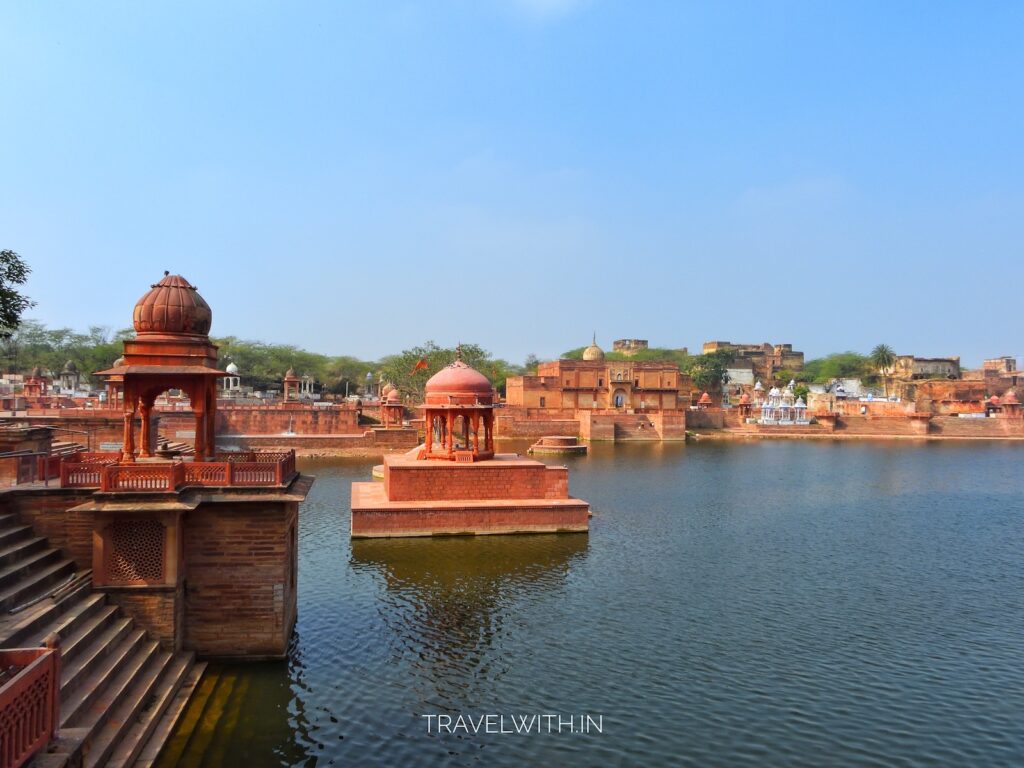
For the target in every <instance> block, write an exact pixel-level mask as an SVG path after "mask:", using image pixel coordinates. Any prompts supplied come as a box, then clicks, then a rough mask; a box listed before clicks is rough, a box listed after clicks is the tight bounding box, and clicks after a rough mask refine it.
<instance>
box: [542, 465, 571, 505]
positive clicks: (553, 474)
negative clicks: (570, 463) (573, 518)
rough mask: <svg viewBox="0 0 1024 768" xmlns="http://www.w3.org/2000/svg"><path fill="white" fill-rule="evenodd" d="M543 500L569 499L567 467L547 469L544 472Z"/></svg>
mask: <svg viewBox="0 0 1024 768" xmlns="http://www.w3.org/2000/svg"><path fill="white" fill-rule="evenodd" d="M544 498H545V499H567V498H569V469H568V468H567V467H551V466H549V467H547V470H546V471H545V472H544Z"/></svg>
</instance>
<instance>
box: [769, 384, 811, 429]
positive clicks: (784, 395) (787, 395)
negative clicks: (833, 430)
mask: <svg viewBox="0 0 1024 768" xmlns="http://www.w3.org/2000/svg"><path fill="white" fill-rule="evenodd" d="M795 387H796V382H795V381H791V382H789V384H787V385H786V388H785V389H779V388H778V387H772V388H771V389H770V390H768V399H767V400H765V401H764V402H763V403H762V405H761V418H760V419H758V421H757V423H758V424H779V425H790V424H810V423H811V422H810V420H809V419H808V418H807V403H805V402H804V399H803V398H802V397H797V396H796V395H795V393H794V391H793V390H794V389H795Z"/></svg>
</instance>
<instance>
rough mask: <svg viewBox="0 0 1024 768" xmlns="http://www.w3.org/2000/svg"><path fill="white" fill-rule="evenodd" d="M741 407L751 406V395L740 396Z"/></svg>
mask: <svg viewBox="0 0 1024 768" xmlns="http://www.w3.org/2000/svg"><path fill="white" fill-rule="evenodd" d="M740 405H750V395H748V394H747V393H746V392H744V393H743V394H742V395H740Z"/></svg>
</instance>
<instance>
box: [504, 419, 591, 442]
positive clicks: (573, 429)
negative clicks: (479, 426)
mask: <svg viewBox="0 0 1024 768" xmlns="http://www.w3.org/2000/svg"><path fill="white" fill-rule="evenodd" d="M579 434H580V421H579V420H577V419H536V418H535V419H530V420H524V419H517V418H515V417H513V416H505V415H499V416H498V417H497V418H495V420H494V436H495V437H497V438H507V439H513V438H520V437H522V438H527V437H544V436H545V435H579Z"/></svg>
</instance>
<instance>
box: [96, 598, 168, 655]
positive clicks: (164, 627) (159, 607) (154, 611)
mask: <svg viewBox="0 0 1024 768" xmlns="http://www.w3.org/2000/svg"><path fill="white" fill-rule="evenodd" d="M103 591H104V592H106V593H107V595H108V596H109V598H110V602H111V603H114V604H116V605H119V606H121V610H122V611H123V612H124V614H125V615H126V616H131V617H132V619H133V620H134V621H135V623H136V624H137V625H138V626H139V627H141V628H142V629H144V630H146V631H147V632H149V634H150V636H151V637H152V638H153V639H154V640H158V641H159V642H160V645H161V647H163V648H165V649H166V650H170V651H179V650H181V647H182V642H183V640H184V622H183V621H182V619H183V618H184V607H185V601H184V592H183V589H182V587H181V586H177V587H167V588H165V589H153V588H151V587H145V588H138V589H135V588H131V587H104V588H103Z"/></svg>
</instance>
